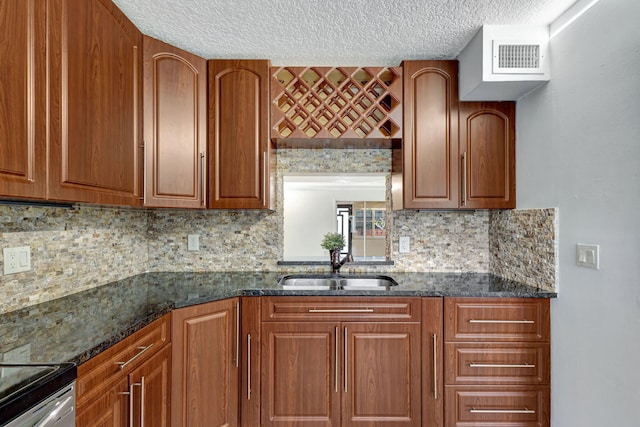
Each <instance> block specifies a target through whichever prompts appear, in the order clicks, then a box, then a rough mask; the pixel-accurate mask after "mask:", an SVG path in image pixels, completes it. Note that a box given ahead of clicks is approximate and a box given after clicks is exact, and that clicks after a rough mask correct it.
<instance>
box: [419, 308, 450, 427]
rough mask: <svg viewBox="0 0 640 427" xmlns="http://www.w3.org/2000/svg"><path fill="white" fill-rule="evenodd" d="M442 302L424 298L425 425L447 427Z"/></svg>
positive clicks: (423, 389)
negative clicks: (445, 421)
mask: <svg viewBox="0 0 640 427" xmlns="http://www.w3.org/2000/svg"><path fill="white" fill-rule="evenodd" d="M443 318H444V313H443V300H442V298H422V423H423V425H425V426H428V427H442V426H443V425H444V419H443V417H444V384H445V378H444V372H445V370H444V360H445V358H444V352H445V349H444V336H443V335H444V334H443Z"/></svg>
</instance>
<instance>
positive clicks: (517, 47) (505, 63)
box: [493, 40, 544, 74]
mask: <svg viewBox="0 0 640 427" xmlns="http://www.w3.org/2000/svg"><path fill="white" fill-rule="evenodd" d="M542 50H543V46H541V45H540V44H539V43H526V42H524V43H513V42H503V41H497V40H494V41H493V72H494V73H496V74H542V73H543V70H542V61H543V59H544V57H543V55H542Z"/></svg>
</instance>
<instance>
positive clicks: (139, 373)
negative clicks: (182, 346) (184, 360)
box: [129, 344, 171, 427]
mask: <svg viewBox="0 0 640 427" xmlns="http://www.w3.org/2000/svg"><path fill="white" fill-rule="evenodd" d="M170 381H171V344H169V345H167V346H166V347H165V348H164V349H163V350H162V351H161V352H160V353H158V354H156V355H154V356H153V357H152V358H151V359H149V360H147V361H146V362H145V363H143V364H142V365H140V367H138V368H137V369H136V370H134V371H133V372H131V374H130V375H129V385H130V388H131V390H132V391H133V399H132V401H133V408H131V409H130V410H131V411H133V414H130V415H132V416H133V418H132V419H133V424H132V426H140V427H142V426H145V425H147V426H153V427H167V426H169V425H170V417H169V413H170V406H169V398H170V390H171V388H170Z"/></svg>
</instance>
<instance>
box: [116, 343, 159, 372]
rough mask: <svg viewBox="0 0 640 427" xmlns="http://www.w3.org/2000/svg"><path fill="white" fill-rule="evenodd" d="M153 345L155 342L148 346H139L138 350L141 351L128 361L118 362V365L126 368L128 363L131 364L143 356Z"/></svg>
mask: <svg viewBox="0 0 640 427" xmlns="http://www.w3.org/2000/svg"><path fill="white" fill-rule="evenodd" d="M151 347H153V343H151V344H149V345H148V346H146V347H138V350H140V351H139V352H138V353H137V354H136V355H135V356H133V357H132V358H131V359H129V360H127V361H126V362H116V365H120V369H124V368H125V367H126V366H127V365H129V364H130V363H132V362H133V361H135V360H137V359H138V358H139V357H140V356H142V355H143V354H144V353H145V352H146V351H147V350H149V349H150V348H151Z"/></svg>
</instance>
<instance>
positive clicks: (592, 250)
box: [576, 243, 600, 270]
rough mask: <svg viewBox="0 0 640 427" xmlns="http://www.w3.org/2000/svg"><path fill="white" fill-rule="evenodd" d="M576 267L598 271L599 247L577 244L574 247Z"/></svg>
mask: <svg viewBox="0 0 640 427" xmlns="http://www.w3.org/2000/svg"><path fill="white" fill-rule="evenodd" d="M576 265H578V266H580V267H587V268H593V269H596V270H600V245H590V244H585V243H578V244H577V245H576Z"/></svg>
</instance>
